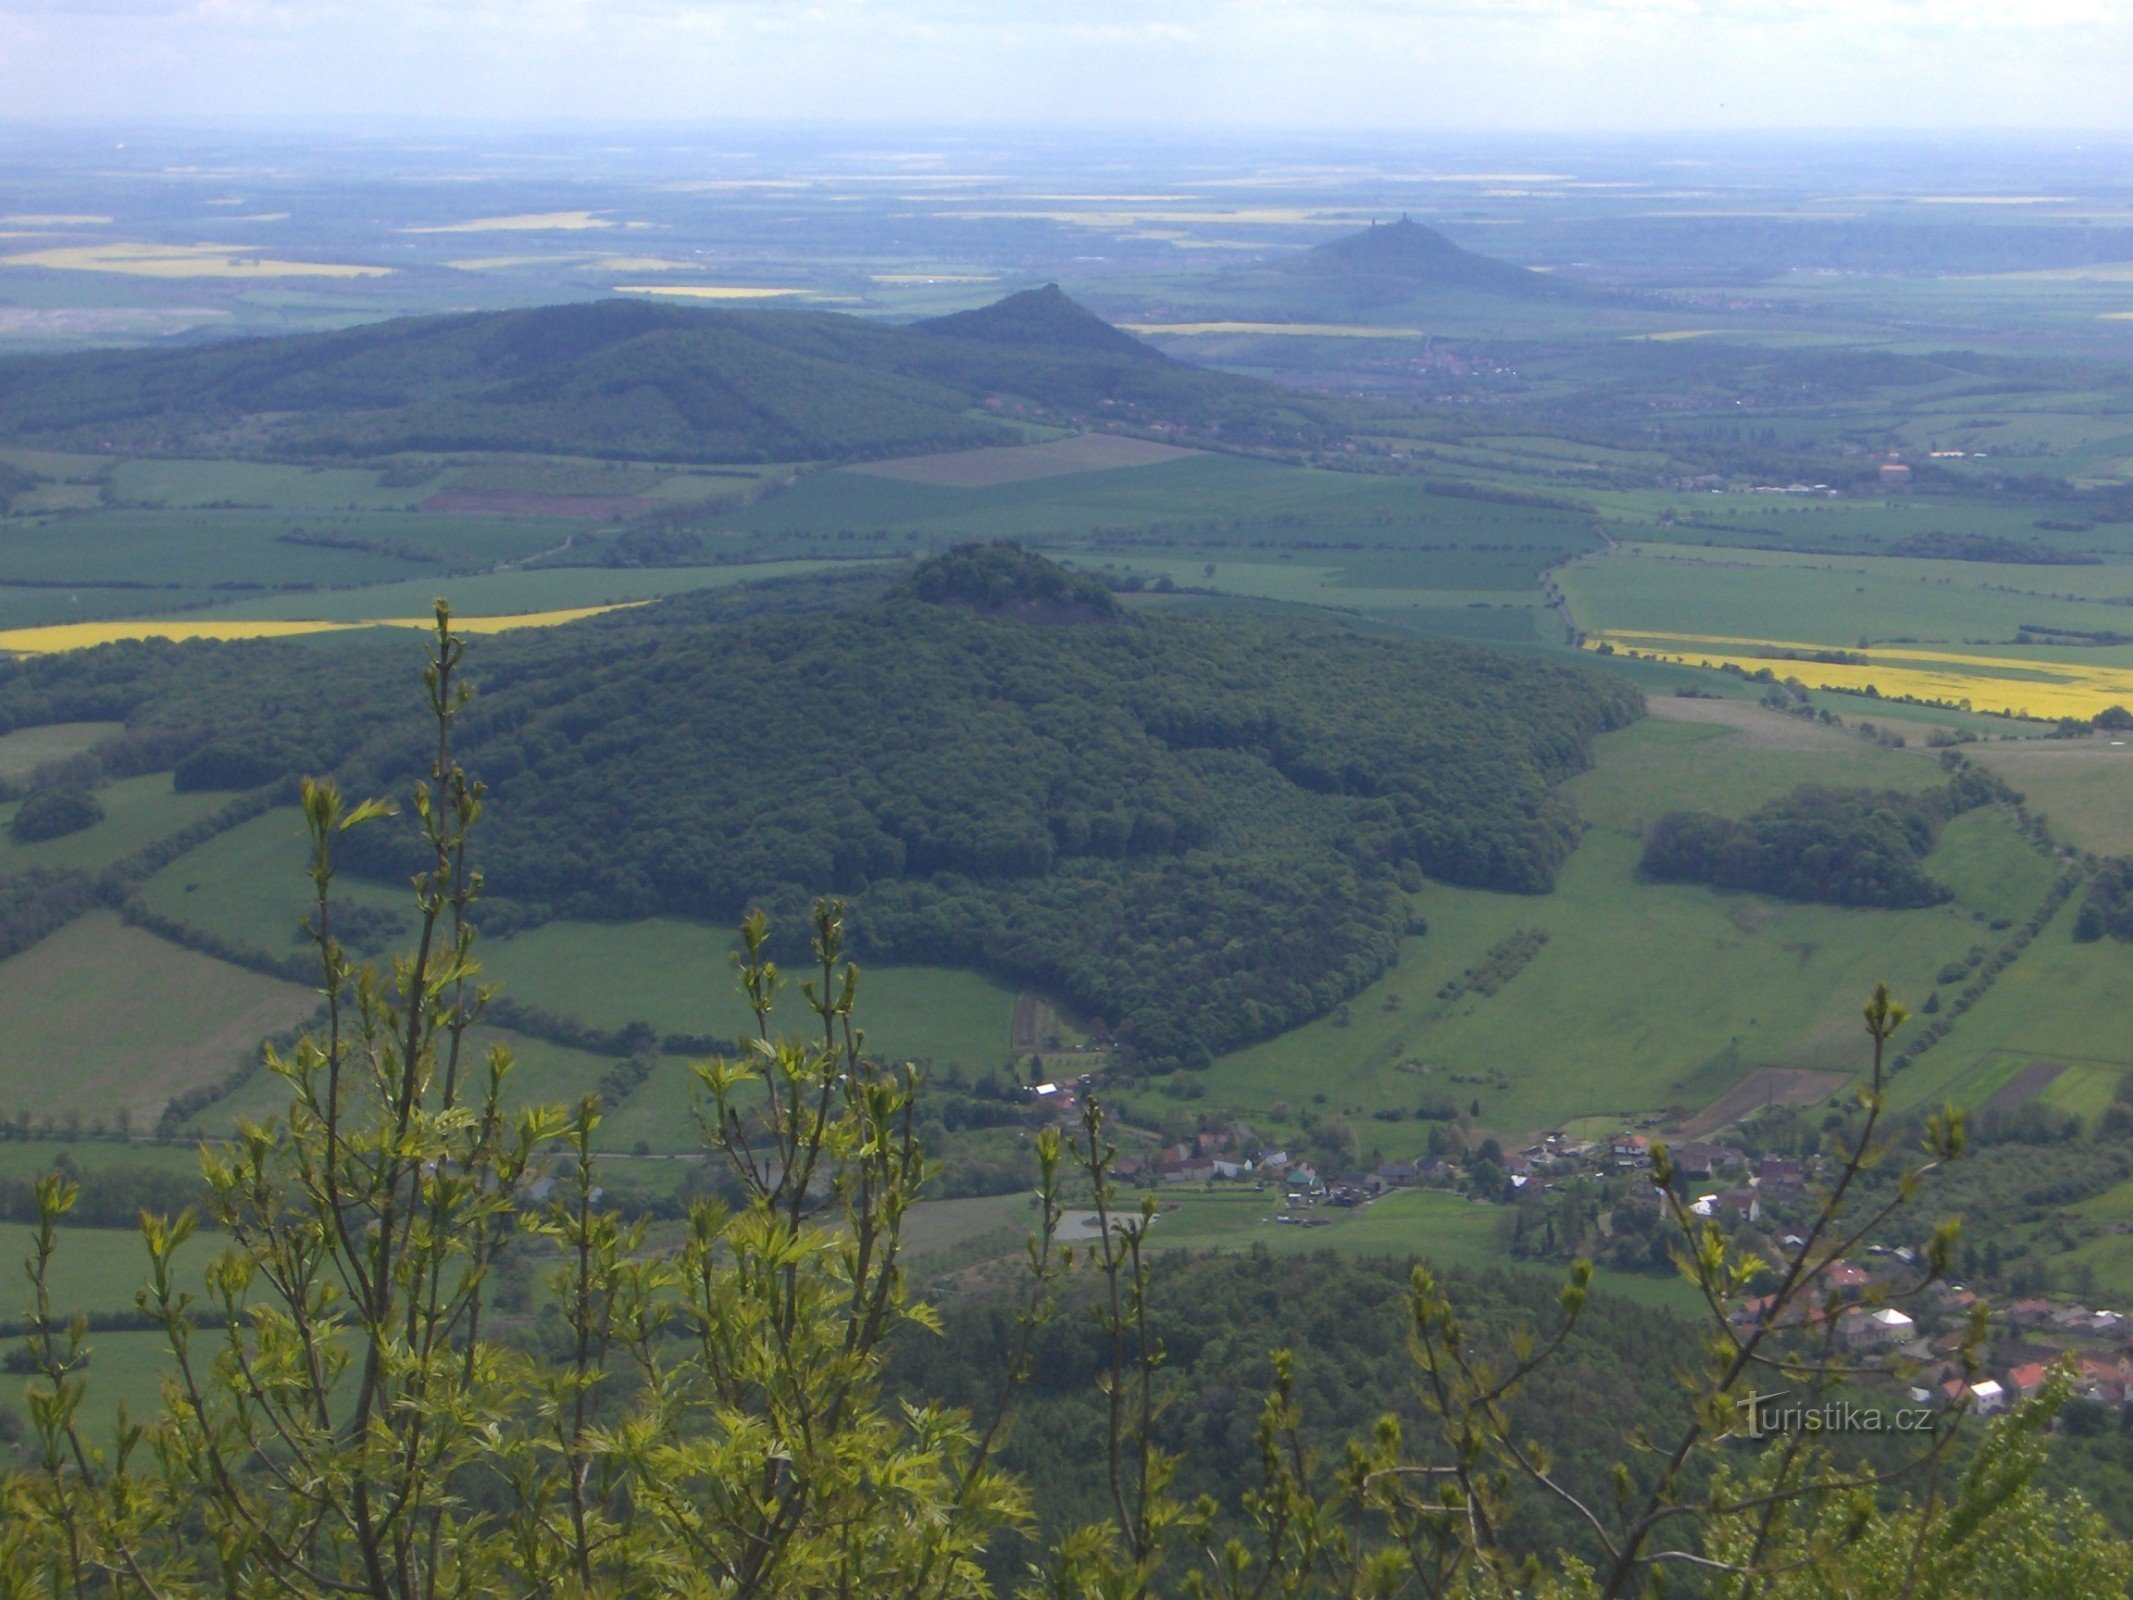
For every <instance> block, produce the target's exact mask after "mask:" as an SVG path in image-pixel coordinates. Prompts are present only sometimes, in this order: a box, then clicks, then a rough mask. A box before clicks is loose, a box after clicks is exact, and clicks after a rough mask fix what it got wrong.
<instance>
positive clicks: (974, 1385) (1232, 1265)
mask: <svg viewBox="0 0 2133 1600" xmlns="http://www.w3.org/2000/svg"><path fill="white" fill-rule="evenodd" d="M1160 1229H1161V1223H1160V1222H1158V1223H1157V1224H1156V1230H1157V1232H1158V1233H1159V1232H1160ZM1410 1271H1411V1268H1410V1266H1409V1264H1408V1263H1406V1262H1404V1261H1395V1260H1391V1259H1377V1260H1369V1259H1365V1260H1357V1259H1353V1258H1349V1257H1343V1256H1339V1255H1334V1254H1332V1253H1330V1252H1329V1253H1314V1254H1306V1255H1301V1256H1289V1255H1271V1254H1269V1253H1267V1252H1266V1251H1264V1250H1260V1251H1254V1252H1251V1253H1249V1254H1245V1255H1226V1256H1220V1255H1218V1256H1200V1257H1188V1256H1184V1255H1165V1256H1164V1257H1163V1258H1162V1260H1161V1263H1160V1265H1159V1267H1158V1269H1157V1271H1156V1272H1155V1273H1154V1274H1153V1276H1152V1278H1151V1281H1150V1315H1149V1330H1150V1333H1151V1334H1152V1336H1153V1337H1154V1339H1155V1340H1157V1341H1159V1343H1160V1345H1161V1348H1162V1351H1163V1364H1162V1367H1161V1369H1160V1381H1161V1384H1162V1388H1163V1391H1164V1397H1165V1398H1164V1404H1163V1405H1162V1407H1161V1408H1160V1410H1159V1412H1158V1427H1159V1431H1158V1435H1157V1436H1158V1439H1159V1440H1160V1442H1161V1443H1162V1445H1163V1446H1164V1447H1165V1448H1167V1449H1170V1450H1172V1451H1175V1452H1177V1453H1179V1454H1180V1455H1182V1456H1183V1457H1184V1459H1185V1466H1184V1473H1185V1477H1184V1479H1183V1481H1182V1483H1181V1488H1182V1489H1183V1490H1184V1491H1185V1493H1186V1495H1187V1497H1188V1498H1189V1497H1190V1496H1192V1495H1195V1494H1200V1493H1205V1494H1208V1495H1211V1496H1213V1497H1214V1499H1215V1500H1216V1501H1217V1502H1218V1503H1219V1504H1221V1505H1224V1506H1235V1505H1237V1504H1239V1502H1240V1496H1241V1495H1242V1494H1243V1493H1244V1492H1245V1491H1247V1490H1249V1489H1252V1488H1254V1487H1256V1486H1257V1484H1258V1480H1259V1474H1260V1470H1261V1464H1260V1457H1259V1452H1258V1447H1257V1445H1256V1444H1255V1442H1254V1429H1255V1427H1256V1425H1257V1423H1258V1421H1259V1414H1260V1409H1261V1406H1262V1404H1263V1401H1264V1397H1265V1394H1266V1391H1267V1389H1268V1388H1269V1387H1270V1386H1271V1383H1272V1380H1273V1370H1274V1369H1273V1362H1272V1359H1271V1352H1273V1351H1275V1350H1277V1349H1288V1350H1293V1351H1295V1352H1296V1353H1297V1373H1296V1376H1297V1385H1296V1398H1297V1402H1298V1404H1299V1406H1300V1407H1301V1409H1302V1413H1303V1425H1304V1433H1305V1437H1306V1438H1307V1439H1308V1441H1309V1443H1310V1445H1311V1447H1312V1448H1314V1449H1318V1450H1324V1451H1326V1452H1328V1453H1329V1456H1333V1457H1337V1455H1338V1450H1339V1445H1340V1442H1341V1441H1342V1440H1345V1439H1349V1438H1353V1437H1356V1436H1358V1435H1361V1434H1364V1433H1366V1432H1367V1431H1368V1430H1369V1429H1370V1427H1371V1425H1372V1424H1373V1423H1375V1422H1376V1421H1377V1419H1378V1418H1379V1417H1381V1416H1384V1415H1387V1414H1390V1415H1393V1416H1396V1417H1398V1418H1399V1419H1400V1420H1401V1422H1402V1424H1403V1426H1404V1427H1405V1428H1406V1429H1407V1430H1408V1431H1409V1433H1410V1436H1411V1437H1415V1438H1417V1439H1418V1440H1419V1439H1423V1438H1426V1437H1427V1428H1426V1425H1425V1421H1424V1418H1425V1409H1424V1407H1423V1405H1422V1403H1421V1400H1420V1398H1419V1396H1418V1395H1417V1394H1416V1392H1415V1388H1414V1384H1413V1365H1412V1362H1411V1359H1410V1357H1409V1355H1408V1352H1407V1344H1406V1327H1407V1323H1408V1320H1409V1318H1408V1308H1407V1303H1406V1302H1407V1295H1408V1293H1409V1273H1410ZM1449 1286H1450V1289H1451V1292H1452V1294H1453V1295H1454V1296H1455V1297H1456V1299H1457V1300H1458V1302H1459V1304H1460V1306H1461V1309H1462V1312H1463V1313H1464V1315H1465V1316H1466V1318H1467V1319H1468V1322H1469V1325H1470V1327H1469V1332H1470V1336H1471V1337H1472V1338H1473V1339H1474V1340H1475V1341H1476V1343H1477V1345H1482V1346H1485V1345H1487V1344H1488V1343H1489V1341H1490V1340H1492V1339H1502V1340H1508V1339H1509V1337H1510V1336H1511V1334H1512V1332H1513V1331H1514V1330H1515V1329H1517V1328H1520V1327H1533V1326H1546V1325H1548V1324H1549V1322H1550V1321H1551V1320H1552V1318H1553V1316H1554V1315H1555V1307H1554V1305H1553V1300H1554V1290H1553V1288H1552V1286H1551V1285H1550V1283H1549V1282H1548V1280H1547V1279H1546V1278H1545V1277H1538V1276H1534V1275H1530V1274H1513V1273H1490V1274H1486V1275H1473V1274H1462V1275H1456V1276H1453V1277H1451V1278H1450V1279H1449ZM1095 1288H1096V1286H1095V1285H1094V1284H1091V1285H1088V1286H1087V1287H1086V1288H1085V1289H1084V1290H1083V1291H1081V1292H1080V1293H1079V1294H1077V1295H1076V1296H1075V1297H1074V1298H1073V1299H1070V1300H1069V1301H1068V1303H1067V1304H1065V1305H1064V1306H1062V1308H1061V1312H1060V1314H1059V1315H1057V1316H1055V1317H1054V1318H1053V1319H1052V1320H1051V1321H1050V1322H1048V1323H1047V1324H1046V1325H1045V1326H1044V1327H1043V1328H1042V1329H1040V1330H1039V1331H1038V1334H1037V1338H1036V1342H1035V1345H1034V1348H1033V1350H1032V1360H1031V1376H1030V1381H1029V1385H1028V1387H1027V1388H1026V1389H1025V1390H1024V1391H1023V1396H1022V1402H1021V1405H1020V1408H1019V1412H1018V1415H1017V1417H1016V1419H1015V1422H1014V1425H1013V1427H1012V1428H1011V1430H1010V1431H1009V1433H1008V1436H1007V1439H1006V1442H1005V1447H1004V1454H1003V1459H1004V1460H1005V1461H1006V1462H1007V1463H1008V1464H1010V1465H1011V1466H1012V1467H1013V1468H1014V1470H1015V1471H1016V1472H1017V1473H1019V1474H1020V1475H1021V1476H1023V1477H1024V1478H1025V1479H1027V1480H1028V1482H1029V1483H1030V1484H1031V1486H1032V1488H1033V1489H1034V1490H1035V1491H1036V1498H1037V1502H1038V1504H1039V1505H1040V1506H1041V1507H1042V1511H1043V1519H1044V1520H1043V1523H1042V1524H1041V1526H1040V1527H1039V1528H1038V1529H1036V1530H1035V1531H1036V1533H1037V1535H1038V1537H1039V1539H1040V1540H1043V1541H1048V1540H1050V1539H1053V1538H1056V1537H1057V1536H1058V1535H1059V1534H1060V1533H1061V1532H1063V1531H1064V1530H1065V1529H1067V1528H1069V1527H1072V1526H1075V1525H1076V1524H1079V1523H1082V1522H1086V1521H1089V1520H1093V1519H1094V1518H1095V1517H1097V1516H1100V1515H1101V1514H1102V1509H1103V1506H1104V1503H1105V1499H1106V1495H1107V1490H1106V1486H1105V1483H1104V1479H1103V1472H1104V1459H1105V1457H1104V1451H1103V1441H1102V1426H1103V1417H1102V1414H1101V1412H1100V1411H1099V1410H1097V1409H1096V1408H1094V1407H1092V1406H1090V1405H1089V1403H1088V1396H1089V1394H1090V1393H1091V1392H1092V1391H1093V1388H1094V1386H1095V1384H1096V1382H1097V1380H1098V1378H1099V1377H1100V1376H1101V1374H1102V1373H1103V1372H1104V1370H1105V1365H1106V1363H1107V1361H1108V1360H1109V1357H1110V1350H1109V1341H1108V1340H1107V1339H1106V1338H1105V1336H1104V1334H1103V1332H1102V1330H1101V1328H1100V1327H1099V1326H1098V1323H1097V1320H1096V1318H1094V1317H1092V1316H1091V1315H1089V1311H1088V1308H1087V1307H1086V1306H1085V1305H1082V1304H1080V1303H1077V1302H1078V1300H1079V1299H1081V1298H1084V1297H1085V1296H1086V1295H1087V1294H1089V1293H1093V1292H1094V1291H1095ZM1015 1334H1016V1330H1015V1306H1014V1304H1013V1303H1012V1301H1011V1300H1010V1299H1009V1298H1007V1297H1005V1296H998V1295H979V1296H976V1297H970V1298H965V1299H962V1300H960V1301H953V1302H950V1303H949V1304H947V1305H946V1306H945V1307H944V1308H943V1327H942V1333H941V1336H940V1337H938V1338H926V1337H915V1338H909V1339H906V1340H904V1341H902V1342H901V1343H899V1344H898V1345H897V1346H896V1347H895V1350H894V1352H893V1356H892V1363H891V1369H890V1371H891V1381H892V1384H893V1385H894V1386H895V1388H897V1389H898V1390H900V1391H902V1392H903V1393H905V1394H906V1395H908V1396H909V1397H912V1398H914V1399H915V1398H917V1397H918V1396H926V1397H929V1398H936V1399H945V1400H947V1401H949V1402H950V1403H952V1404H956V1405H963V1406H968V1407H970V1408H972V1409H973V1410H975V1411H979V1412H982V1411H983V1410H984V1408H985V1404H986V1401H987V1398H988V1397H989V1396H990V1395H991V1394H993V1393H994V1392H995V1391H996V1390H997V1389H998V1388H999V1386H1000V1382H1001V1379H1002V1376H1003V1366H1004V1363H1005V1362H1006V1361H1007V1360H1008V1359H1010V1355H1009V1353H1010V1352H1012V1351H1013V1350H1014V1349H1015V1348H1016V1337H1015ZM1694 1342H1695V1334H1694V1330H1693V1329H1692V1328H1691V1326H1690V1325H1689V1324H1687V1323H1685V1322H1683V1321H1681V1320H1680V1319H1678V1318H1675V1317H1671V1316H1668V1315H1666V1314H1664V1313H1661V1312H1655V1311H1650V1310H1647V1309H1645V1308H1643V1307H1640V1306H1637V1305H1634V1304H1632V1303H1630V1302H1628V1301H1626V1300H1619V1299H1612V1298H1604V1297H1603V1298H1600V1299H1596V1300H1595V1301H1593V1303H1592V1304H1591V1306H1590V1307H1589V1309H1588V1310H1587V1312H1586V1314H1585V1316H1584V1318H1583V1320H1582V1321H1581V1322H1580V1324H1579V1326H1578V1329H1577V1331H1576V1333H1575V1334H1574V1335H1573V1337H1572V1339H1571V1341H1570V1343H1569V1345H1568V1346H1567V1347H1566V1349H1565V1350H1564V1352H1563V1356H1562V1359H1561V1361H1560V1362H1559V1363H1557V1364H1556V1365H1554V1366H1552V1367H1550V1368H1549V1369H1548V1370H1547V1371H1546V1372H1545V1373H1544V1374H1542V1375H1541V1377H1540V1379H1539V1381H1537V1382H1536V1383H1535V1384H1534V1385H1532V1386H1531V1387H1530V1388H1528V1389H1526V1390H1525V1391H1523V1392H1522V1393H1521V1394H1520V1395H1519V1396H1518V1397H1517V1399H1516V1401H1515V1404H1514V1413H1515V1421H1514V1426H1515V1427H1516V1429H1517V1431H1518V1433H1519V1435H1520V1436H1521V1437H1527V1438H1533V1439H1538V1440H1540V1441H1542V1442H1543V1443H1544V1444H1545V1445H1546V1447H1547V1449H1548V1451H1549V1452H1550V1454H1551V1455H1552V1456H1553V1457H1554V1458H1555V1459H1556V1461H1557V1462H1558V1463H1560V1465H1561V1467H1562V1470H1563V1473H1564V1476H1565V1479H1566V1481H1567V1482H1568V1483H1569V1484H1570V1486H1571V1487H1572V1489H1573V1490H1574V1491H1575V1492H1578V1493H1581V1494H1585V1495H1593V1494H1596V1493H1604V1492H1605V1486H1606V1483H1607V1479H1608V1474H1609V1471H1610V1470H1611V1467H1612V1464H1613V1463H1614V1462H1616V1461H1617V1460H1620V1459H1621V1456H1622V1439H1623V1436H1624V1435H1625V1434H1626V1433H1627V1432H1628V1431H1629V1429H1630V1428H1631V1427H1633V1426H1635V1425H1637V1424H1640V1423H1641V1424H1643V1425H1644V1426H1646V1427H1648V1428H1650V1429H1651V1430H1652V1431H1653V1432H1654V1433H1655V1434H1656V1433H1660V1432H1662V1431H1663V1430H1664V1429H1665V1428H1666V1427H1668V1426H1669V1425H1672V1424H1678V1422H1679V1420H1680V1418H1681V1416H1682V1399H1681V1389H1680V1383H1679V1374H1680V1372H1681V1371H1682V1370H1683V1369H1684V1368H1685V1367H1686V1366H1687V1365H1688V1363H1689V1362H1690V1360H1691V1359H1692V1356H1693V1347H1694ZM1645 1465H1646V1464H1644V1463H1640V1464H1639V1468H1638V1470H1642V1468H1643V1467H1644V1466H1645ZM1581 1532H1582V1530H1581V1529H1579V1528H1578V1527H1577V1526H1576V1525H1575V1524H1574V1522H1573V1521H1572V1519H1571V1518H1570V1517H1569V1516H1568V1515H1567V1514H1566V1513H1564V1512H1563V1511H1562V1510H1561V1509H1560V1508H1559V1507H1557V1506H1554V1505H1552V1504H1550V1503H1548V1502H1547V1501H1546V1499H1545V1497H1543V1496H1541V1495H1538V1494H1532V1495H1527V1496H1525V1497H1523V1498H1522V1500H1521V1502H1520V1504H1519V1505H1518V1506H1517V1508H1516V1512H1515V1514H1514V1516H1513V1518H1512V1520H1511V1526H1510V1530H1509V1534H1510V1537H1511V1539H1512V1540H1513V1541H1514V1542H1515V1543H1516V1544H1517V1545H1519V1546H1520V1547H1522V1548H1525V1549H1531V1550H1534V1551H1537V1552H1542V1553H1547V1552H1552V1551H1554V1550H1557V1549H1572V1550H1581V1549H1583V1548H1584V1546H1583V1541H1582V1539H1581Z"/></svg>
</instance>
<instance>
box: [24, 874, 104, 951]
mask: <svg viewBox="0 0 2133 1600" xmlns="http://www.w3.org/2000/svg"><path fill="white" fill-rule="evenodd" d="M101 898H102V896H101V895H100V894H99V893H98V891H97V886H96V880H95V879H94V878H92V877H90V876H89V874H88V873H86V872H72V871H55V870H54V869H52V868H49V867H32V868H30V869H29V870H28V871H27V872H18V873H16V874H14V875H13V876H12V877H8V878H0V961H5V960H6V959H7V958H8V957H9V956H11V955H14V954H16V953H17V952H18V951H22V950H27V949H28V948H29V947H30V946H31V945H33V944H35V943H36V942H37V941H38V940H40V939H42V938H44V937H45V936H46V935H47V934H50V933H56V932H58V931H59V929H61V928H63V927H65V926H66V925H67V924H68V923H70V922H72V921H73V920H74V919H75V918H76V917H78V916H80V915H81V914H82V913H83V912H85V911H87V910H89V909H90V908H91V907H92V906H94V905H96V904H97V903H98V901H99V900H100V899H101Z"/></svg>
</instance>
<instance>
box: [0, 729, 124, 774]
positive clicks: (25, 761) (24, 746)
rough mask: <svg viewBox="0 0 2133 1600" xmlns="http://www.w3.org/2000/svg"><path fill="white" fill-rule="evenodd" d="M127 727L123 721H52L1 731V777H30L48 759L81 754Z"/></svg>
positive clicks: (61, 758) (63, 758)
mask: <svg viewBox="0 0 2133 1600" xmlns="http://www.w3.org/2000/svg"><path fill="white" fill-rule="evenodd" d="M124 727H125V724H124V723H120V722H50V723H46V724H45V725H44V726H43V727H38V728H17V729H16V730H15V731H14V732H13V733H0V779H8V778H21V777H26V776H28V775H29V774H30V773H32V772H34V771H36V769H37V768H39V767H41V766H43V765H44V764H45V763H46V762H47V761H64V760H65V759H66V758H67V757H69V756H78V755H80V754H81V753H82V752H83V751H85V750H88V749H90V748H91V747H93V746H94V745H97V744H99V743H101V742H102V741H103V740H105V739H108V738H110V737H111V736H112V735H113V734H115V733H117V732H119V731H120V730H121V729H123V728H124Z"/></svg>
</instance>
